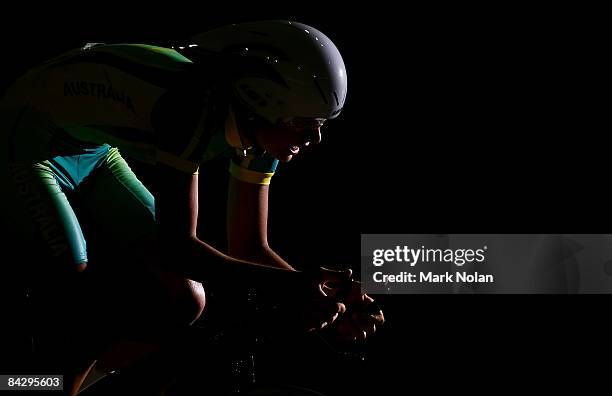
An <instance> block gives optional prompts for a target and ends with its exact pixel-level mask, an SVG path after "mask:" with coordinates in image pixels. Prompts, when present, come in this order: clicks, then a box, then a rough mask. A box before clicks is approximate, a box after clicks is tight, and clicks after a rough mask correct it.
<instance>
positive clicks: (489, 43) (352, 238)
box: [2, 3, 611, 394]
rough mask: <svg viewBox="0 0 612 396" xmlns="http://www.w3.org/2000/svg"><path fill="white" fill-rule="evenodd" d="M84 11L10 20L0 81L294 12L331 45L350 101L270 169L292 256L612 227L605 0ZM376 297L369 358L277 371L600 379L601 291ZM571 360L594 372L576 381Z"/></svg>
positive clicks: (330, 384)
mask: <svg viewBox="0 0 612 396" xmlns="http://www.w3.org/2000/svg"><path fill="white" fill-rule="evenodd" d="M79 7H80V8H79V9H72V11H71V12H65V11H63V10H55V9H53V10H47V9H44V10H43V9H41V8H39V7H38V6H32V9H31V10H28V11H27V12H26V11H25V10H22V11H19V12H15V13H14V14H13V15H14V16H15V18H11V17H10V13H5V19H13V21H11V22H12V23H8V21H7V23H6V24H5V25H4V26H3V27H2V32H3V51H2V52H3V59H2V67H3V79H2V83H3V86H4V85H5V84H6V83H7V82H8V81H10V80H11V79H12V78H13V77H15V76H17V75H18V74H19V73H20V72H22V71H24V70H26V69H27V68H28V67H29V66H32V65H34V64H36V63H37V62H38V61H41V60H43V59H45V58H48V57H50V56H53V55H54V54H57V53H58V52H60V51H63V50H67V49H71V48H74V47H77V46H81V45H83V44H85V43H86V42H91V41H93V42H144V43H155V42H164V41H166V40H168V39H171V40H174V39H177V40H179V39H183V38H186V37H188V36H189V35H190V34H194V33H198V32H200V31H202V30H205V29H207V28H209V27H213V26H217V25H222V24H225V23H228V22H241V21H247V20H254V19H268V18H271V19H273V18H284V19H286V18H289V19H293V20H297V21H301V22H303V23H306V24H310V25H313V26H315V27H317V28H318V29H319V30H321V31H323V32H324V33H326V34H327V35H328V36H329V37H330V38H331V39H332V40H333V41H334V42H335V43H336V45H337V46H338V48H339V49H340V50H341V52H342V54H343V56H344V60H345V63H346V66H347V72H348V79H349V92H348V99H347V103H346V107H345V110H344V111H343V113H342V115H341V116H340V117H339V119H337V120H334V121H333V122H331V123H330V127H329V129H328V132H327V134H326V135H325V136H323V144H321V145H320V146H318V147H315V148H313V149H312V150H311V151H310V152H307V153H304V155H302V154H300V155H299V158H297V159H296V160H295V161H294V162H292V163H290V164H288V165H287V166H283V167H282V168H280V169H279V171H278V173H277V175H276V176H275V177H274V180H273V183H272V187H271V198H270V199H271V208H270V241H271V245H272V246H273V247H274V248H275V249H276V250H277V251H278V252H279V253H281V254H282V255H283V256H285V257H287V259H288V261H289V262H291V263H293V264H295V265H296V266H298V267H302V268H303V267H306V266H308V265H310V266H313V265H327V266H330V267H342V266H352V267H353V268H354V269H355V270H357V271H358V268H359V267H358V266H359V264H358V263H359V256H358V252H359V241H360V234H362V233H463V232H478V233H490V232H495V233H504V232H507V233H510V232H519V233H520V232H525V233H527V232H529V233H534V232H546V233H562V232H573V233H576V232H589V233H590V232H595V233H596V232H609V231H610V230H611V226H610V225H609V217H610V214H609V209H608V207H609V204H608V203H609V201H610V200H609V196H610V194H609V192H608V185H609V177H608V169H609V148H608V147H609V144H608V143H607V139H606V136H605V133H606V132H608V131H609V123H607V122H606V123H604V114H605V113H604V111H605V110H606V109H605V107H604V106H605V105H604V103H608V102H609V100H608V99H607V96H608V93H609V91H608V90H607V88H606V87H604V84H603V82H604V79H603V76H604V74H603V72H602V71H603V69H604V64H603V59H604V57H605V53H606V51H607V49H608V46H605V45H604V44H603V36H602V34H603V33H602V30H603V24H602V22H601V21H600V18H599V17H598V16H599V15H600V12H601V10H594V9H593V10H588V9H573V8H561V6H558V5H554V6H553V5H549V6H544V5H542V6H540V7H537V8H536V7H534V6H530V5H524V6H519V5H510V4H506V5H500V6H497V7H490V6H482V5H478V6H476V5H473V6H466V5H461V6H448V5H442V4H436V5H432V6H428V7H424V6H405V7H404V6H403V7H402V8H400V7H399V6H396V8H390V7H389V6H388V5H382V4H377V5H372V4H369V5H363V6H362V5H357V4H354V5H353V6H340V5H337V6H336V7H333V8H330V5H329V4H327V5H326V6H324V7H323V6H321V5H314V4H313V3H309V4H308V5H307V6H306V5H305V6H304V9H302V10H301V11H298V12H296V11H295V10H294V11H284V10H279V9H273V10H272V11H270V10H265V9H263V8H261V9H258V10H248V11H247V10H245V9H242V8H240V10H233V11H228V10H224V11H222V12H217V11H212V10H207V7H208V5H206V4H202V5H201V7H200V5H179V4H174V3H173V4H166V5H164V6H163V8H162V7H160V8H158V9H155V10H152V9H151V8H150V7H149V6H148V7H147V8H144V7H143V8H141V9H138V10H129V11H128V10H124V9H122V8H120V7H117V6H111V5H109V4H106V3H86V4H85V3H83V4H81V5H80V6H79ZM236 8H237V9H238V8H239V7H238V6H236ZM215 166H217V165H215V164H213V165H211V167H212V168H214V167H215ZM212 168H211V169H212ZM202 179H203V181H202V183H203V185H202V193H201V195H202V196H203V197H202V201H203V202H202V204H203V205H202V213H201V220H202V226H201V229H200V234H202V235H203V236H205V237H207V239H209V240H211V241H212V242H214V243H216V244H218V245H221V244H222V241H221V237H220V236H219V235H220V234H219V232H218V230H219V229H220V227H222V224H223V216H222V215H220V214H219V212H218V211H215V210H214V208H215V207H216V205H219V204H221V203H222V202H223V200H224V195H223V194H224V192H225V191H224V188H220V187H218V186H219V184H217V185H215V186H213V187H209V185H210V184H211V183H212V182H214V181H217V182H218V180H216V179H214V178H212V179H209V178H208V176H206V173H204V176H203V178H202ZM220 185H221V186H222V184H220ZM380 300H381V301H382V302H383V304H384V306H385V308H386V314H387V319H388V321H387V326H386V327H385V328H384V329H382V330H381V331H380V332H379V334H378V335H377V336H376V337H375V338H374V339H373V340H372V341H371V342H370V344H369V345H368V346H367V347H366V348H365V349H366V350H367V351H368V354H369V355H368V360H367V362H366V363H365V364H364V365H362V366H360V367H357V368H355V367H353V366H351V367H350V368H351V370H352V369H355V370H354V371H351V370H348V369H347V368H340V367H336V368H337V369H338V376H337V377H335V375H331V374H330V370H331V368H330V367H329V365H325V364H321V367H322V368H319V369H317V368H313V367H315V366H316V364H317V362H318V361H317V357H314V356H309V357H304V358H301V357H296V356H293V357H292V358H288V359H289V360H287V361H283V364H284V365H285V367H287V366H290V367H292V368H293V367H295V368H296V370H297V371H299V372H300V373H302V380H303V381H305V382H306V383H308V384H309V385H311V386H313V387H318V388H319V389H321V390H324V389H325V390H327V391H328V392H330V393H339V392H341V391H345V390H348V391H353V392H355V394H361V393H360V391H365V390H366V389H367V388H368V387H366V386H365V385H366V384H369V387H372V388H374V387H376V386H378V385H380V387H381V388H380V390H379V392H377V393H375V394H397V393H398V392H401V393H402V394H403V393H408V392H409V391H410V390H411V389H413V388H416V387H417V386H418V385H422V386H425V387H426V388H429V391H428V392H430V393H431V392H435V391H442V390H445V391H448V390H453V391H457V390H467V391H490V390H500V389H504V388H506V389H509V390H517V391H523V392H524V391H527V389H529V390H530V391H531V390H540V391H551V390H552V389H551V388H554V390H557V389H560V388H561V387H566V386H570V385H572V386H581V387H583V388H582V389H581V391H583V392H584V390H585V389H584V386H587V385H588V384H592V383H593V382H596V381H597V380H602V379H603V378H602V377H600V376H599V375H600V374H599V373H600V372H601V371H600V370H601V369H598V366H599V364H598V363H596V360H595V357H596V356H609V348H610V342H609V340H610V336H609V330H607V329H609V325H607V324H606V319H607V316H608V312H609V307H608V303H609V299H608V298H605V299H604V298H603V297H595V296H582V297H581V298H576V297H573V298H570V297H568V296H486V297H483V296H480V297H478V296H394V297H388V296H385V297H381V298H380ZM298 349H299V348H298ZM302 352H304V351H302ZM285 358H286V359H287V357H286V356H285ZM602 364H603V363H602ZM578 367H581V368H585V367H586V368H588V369H590V370H591V371H590V372H591V376H590V377H589V379H588V380H586V382H582V380H583V378H584V377H582V376H579V374H578V371H577V369H578ZM308 370H309V371H308ZM549 370H550V371H549ZM281 372H282V371H281ZM364 373H365V374H364ZM548 373H550V374H548ZM532 380H533V381H535V382H530V381H532ZM345 382H346V383H348V384H351V385H341V384H343V383H345ZM377 384H378V385H377ZM391 390H394V392H395V393H394V392H391Z"/></svg>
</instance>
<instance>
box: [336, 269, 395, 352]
mask: <svg viewBox="0 0 612 396" xmlns="http://www.w3.org/2000/svg"><path fill="white" fill-rule="evenodd" d="M345 305H346V308H347V311H346V313H345V314H344V315H343V316H342V317H341V318H340V319H339V320H338V332H339V333H340V335H341V336H342V338H344V339H345V340H347V341H363V340H365V339H366V338H368V337H369V336H371V335H372V334H374V332H376V329H377V328H380V326H382V325H383V323H384V322H385V316H384V314H383V312H382V310H381V309H380V308H379V307H378V306H377V305H376V303H375V302H374V299H373V298H372V297H370V296H368V295H367V294H365V293H362V292H361V282H357V281H352V284H351V288H350V291H349V292H348V295H347V297H346V299H345Z"/></svg>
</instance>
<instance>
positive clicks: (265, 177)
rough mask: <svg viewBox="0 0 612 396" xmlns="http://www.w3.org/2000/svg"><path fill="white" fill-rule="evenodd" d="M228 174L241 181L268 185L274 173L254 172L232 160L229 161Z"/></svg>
mask: <svg viewBox="0 0 612 396" xmlns="http://www.w3.org/2000/svg"><path fill="white" fill-rule="evenodd" d="M229 172H230V174H231V175H232V176H233V177H234V178H236V179H238V180H240V181H243V182H246V183H251V184H261V185H269V184H270V180H271V179H272V176H274V173H264V172H256V171H253V170H250V169H246V168H243V167H240V166H238V165H236V164H235V163H234V162H230V169H229Z"/></svg>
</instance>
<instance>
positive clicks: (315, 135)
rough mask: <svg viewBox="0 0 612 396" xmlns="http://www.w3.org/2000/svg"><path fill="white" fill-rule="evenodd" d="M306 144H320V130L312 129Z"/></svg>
mask: <svg viewBox="0 0 612 396" xmlns="http://www.w3.org/2000/svg"><path fill="white" fill-rule="evenodd" d="M308 142H310V143H312V144H319V143H321V128H320V127H319V128H314V129H313V130H312V132H311V133H310V136H309V137H308Z"/></svg>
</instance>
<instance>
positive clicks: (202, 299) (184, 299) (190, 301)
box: [174, 279, 206, 325]
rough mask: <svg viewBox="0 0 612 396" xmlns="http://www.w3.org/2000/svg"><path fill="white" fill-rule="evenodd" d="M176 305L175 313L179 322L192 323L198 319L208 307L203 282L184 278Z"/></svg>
mask: <svg viewBox="0 0 612 396" xmlns="http://www.w3.org/2000/svg"><path fill="white" fill-rule="evenodd" d="M176 305H177V306H176V307H175V309H176V310H175V311H174V313H175V315H176V319H177V320H178V321H179V324H189V325H191V324H193V323H194V322H195V321H196V320H198V319H199V318H200V317H201V316H202V313H203V312H204V308H205V307H206V293H205V292H204V287H203V286H202V284H201V283H199V282H195V281H193V280H189V279H183V280H182V285H181V290H180V291H179V296H178V299H177V300H176Z"/></svg>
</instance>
